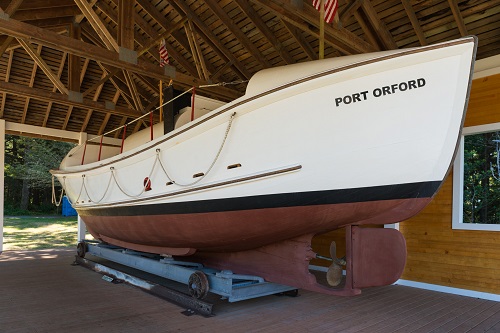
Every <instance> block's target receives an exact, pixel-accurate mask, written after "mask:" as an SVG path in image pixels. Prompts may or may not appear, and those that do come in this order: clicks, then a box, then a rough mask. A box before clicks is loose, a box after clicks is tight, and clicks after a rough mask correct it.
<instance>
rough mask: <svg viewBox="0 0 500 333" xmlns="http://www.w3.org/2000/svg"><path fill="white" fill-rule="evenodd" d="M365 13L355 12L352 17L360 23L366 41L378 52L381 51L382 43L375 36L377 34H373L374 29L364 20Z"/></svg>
mask: <svg viewBox="0 0 500 333" xmlns="http://www.w3.org/2000/svg"><path fill="white" fill-rule="evenodd" d="M362 14H363V13H360V12H354V13H353V14H352V15H353V16H354V19H355V20H356V21H357V22H358V24H359V26H360V27H361V30H363V33H364V34H365V39H366V40H367V41H368V42H370V44H371V45H373V47H374V48H375V49H376V50H377V51H380V50H381V43H380V42H379V40H378V39H377V36H375V33H374V32H373V30H372V28H371V27H370V26H369V25H368V24H367V23H366V20H365V19H364V15H362Z"/></svg>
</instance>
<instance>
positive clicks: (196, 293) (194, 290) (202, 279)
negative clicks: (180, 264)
mask: <svg viewBox="0 0 500 333" xmlns="http://www.w3.org/2000/svg"><path fill="white" fill-rule="evenodd" d="M209 289H210V287H209V285H208V279H207V275H206V274H205V273H203V272H202V271H196V272H194V273H193V274H191V276H189V281H188V290H189V294H190V295H191V296H193V297H194V298H196V299H203V298H205V297H206V296H207V294H208V290H209Z"/></svg>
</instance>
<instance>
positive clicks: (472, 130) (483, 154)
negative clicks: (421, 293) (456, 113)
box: [453, 123, 500, 231]
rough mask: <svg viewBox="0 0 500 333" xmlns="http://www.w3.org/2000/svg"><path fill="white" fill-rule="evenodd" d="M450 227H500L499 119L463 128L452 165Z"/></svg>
mask: <svg viewBox="0 0 500 333" xmlns="http://www.w3.org/2000/svg"><path fill="white" fill-rule="evenodd" d="M453 229H465V230H492V231H500V123H496V124H488V125H481V126H473V127H467V128H464V130H463V136H462V138H461V141H460V147H459V151H458V154H457V157H456V159H455V164H454V168H453Z"/></svg>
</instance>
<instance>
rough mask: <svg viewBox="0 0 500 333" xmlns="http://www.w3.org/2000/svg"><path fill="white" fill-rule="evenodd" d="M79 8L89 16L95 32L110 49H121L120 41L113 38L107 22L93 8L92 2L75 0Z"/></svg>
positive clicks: (88, 18)
mask: <svg viewBox="0 0 500 333" xmlns="http://www.w3.org/2000/svg"><path fill="white" fill-rule="evenodd" d="M75 3H76V4H77V6H78V8H80V10H81V11H82V13H83V15H85V17H86V18H87V20H88V22H89V23H90V25H92V28H94V30H95V32H96V33H97V35H98V36H99V38H101V40H102V41H103V43H104V44H105V45H106V47H107V48H108V49H109V50H115V51H116V52H118V51H119V47H118V43H117V42H116V40H115V39H114V38H113V36H112V35H111V33H110V32H109V31H108V29H107V28H106V26H105V24H104V23H103V22H102V21H101V19H100V17H99V16H98V15H97V14H96V13H95V11H94V10H93V9H92V7H93V6H92V3H88V2H87V0H75Z"/></svg>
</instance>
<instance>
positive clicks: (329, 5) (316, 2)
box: [312, 0, 339, 23]
mask: <svg viewBox="0 0 500 333" xmlns="http://www.w3.org/2000/svg"><path fill="white" fill-rule="evenodd" d="M323 1H325V21H326V23H331V22H332V21H333V18H334V17H335V14H336V13H337V9H338V7H339V3H338V0H323ZM312 5H313V7H314V8H316V10H320V6H321V0H312Z"/></svg>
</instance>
